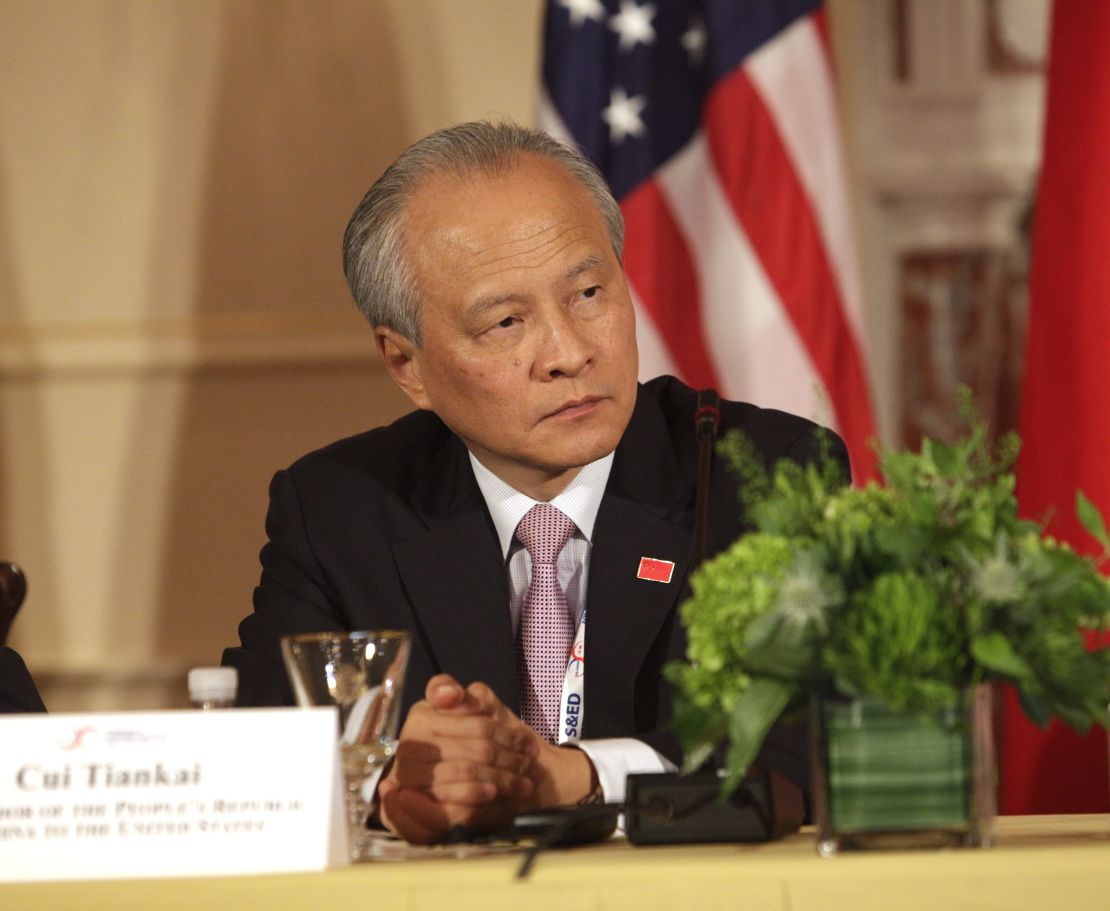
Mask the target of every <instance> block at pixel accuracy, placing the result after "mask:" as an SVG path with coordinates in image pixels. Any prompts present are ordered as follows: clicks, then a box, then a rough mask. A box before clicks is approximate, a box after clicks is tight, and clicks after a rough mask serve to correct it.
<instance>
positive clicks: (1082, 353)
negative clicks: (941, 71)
mask: <svg viewBox="0 0 1110 911" xmlns="http://www.w3.org/2000/svg"><path fill="white" fill-rule="evenodd" d="M1107 48H1110V3H1091V2H1089V0H1056V2H1055V4H1054V10H1053V24H1052V44H1051V48H1050V55H1049V71H1048V104H1047V112H1046V120H1045V142H1044V163H1043V166H1042V171H1041V181H1040V190H1039V193H1038V197H1037V211H1036V221H1035V227H1034V234H1033V262H1032V273H1031V279H1030V314H1029V340H1028V344H1027V349H1026V367H1025V380H1024V385H1023V390H1022V407H1021V431H1022V438H1023V440H1024V449H1023V452H1022V456H1021V460H1020V462H1019V464H1018V500H1019V502H1020V503H1021V507H1022V512H1023V514H1024V515H1026V516H1028V517H1030V518H1035V519H1042V518H1045V517H1047V516H1049V515H1051V517H1052V521H1051V526H1050V531H1051V532H1052V534H1054V535H1055V536H1056V537H1058V538H1061V539H1065V540H1068V541H1070V542H1072V543H1073V544H1074V545H1075V546H1076V548H1077V549H1080V550H1084V551H1091V550H1093V549H1094V542H1093V541H1092V540H1091V538H1090V536H1089V535H1088V534H1087V533H1086V532H1085V531H1083V529H1082V527H1081V526H1080V525H1079V523H1078V521H1077V520H1076V518H1075V490H1076V488H1079V489H1081V490H1083V492H1084V493H1086V494H1087V496H1088V497H1089V498H1090V499H1091V500H1092V501H1093V502H1094V503H1095V505H1097V506H1098V507H1099V508H1100V509H1101V510H1102V512H1103V514H1104V515H1108V516H1110V365H1108V363H1107V361H1108V359H1110V267H1108V266H1107V261H1108V259H1110V167H1108V166H1107V161H1106V156H1107V154H1108V150H1110V54H1108V53H1107ZM1093 639H1094V637H1092V644H1094V642H1093ZM1108 699H1110V694H1108ZM1001 747H1002V753H1001V772H1002V777H1001V793H1000V809H1001V811H1002V812H1003V813H1083V812H1087V813H1096V812H1097V813H1105V812H1108V811H1110V772H1108V769H1107V733H1106V730H1105V729H1104V728H1101V727H1099V728H1095V729H1093V730H1092V731H1091V733H1090V734H1089V735H1088V736H1087V737H1081V736H1079V735H1078V734H1076V733H1074V732H1073V731H1072V730H1071V729H1070V728H1066V727H1064V726H1063V725H1061V724H1059V723H1058V722H1054V723H1053V725H1052V726H1051V727H1050V728H1049V729H1048V730H1047V731H1041V730H1039V729H1038V728H1036V727H1035V726H1033V725H1032V724H1031V723H1030V722H1029V721H1028V720H1027V719H1026V718H1025V717H1024V716H1023V715H1022V714H1021V710H1020V708H1019V707H1018V705H1017V700H1016V699H1015V698H1014V697H1013V694H1012V693H1011V694H1009V695H1008V696H1007V702H1006V705H1005V708H1004V730H1003V739H1002V744H1001Z"/></svg>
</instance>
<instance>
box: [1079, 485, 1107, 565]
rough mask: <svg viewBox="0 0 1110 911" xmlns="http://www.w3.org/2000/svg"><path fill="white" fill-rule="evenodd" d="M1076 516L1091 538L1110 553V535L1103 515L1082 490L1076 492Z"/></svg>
mask: <svg viewBox="0 0 1110 911" xmlns="http://www.w3.org/2000/svg"><path fill="white" fill-rule="evenodd" d="M1075 514H1076V515H1077V516H1078V517H1079V521H1080V523H1081V524H1082V525H1083V527H1084V528H1085V529H1087V532H1088V533H1089V534H1090V535H1091V537H1093V538H1094V539H1095V540H1096V541H1098V543H1099V544H1101V545H1102V546H1103V548H1104V549H1105V550H1108V551H1110V534H1107V532H1106V523H1105V522H1104V521H1103V520H1102V513H1100V512H1099V511H1098V507H1097V506H1095V504H1094V503H1092V502H1091V501H1090V500H1088V499H1087V497H1086V496H1085V495H1084V494H1083V491H1082V490H1077V491H1076V492H1075Z"/></svg>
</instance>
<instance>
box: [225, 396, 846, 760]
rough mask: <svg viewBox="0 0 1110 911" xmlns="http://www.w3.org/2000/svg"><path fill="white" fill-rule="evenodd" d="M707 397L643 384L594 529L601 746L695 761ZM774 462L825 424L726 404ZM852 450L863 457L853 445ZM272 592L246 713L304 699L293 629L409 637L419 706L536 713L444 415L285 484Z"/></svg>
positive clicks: (725, 502)
mask: <svg viewBox="0 0 1110 911" xmlns="http://www.w3.org/2000/svg"><path fill="white" fill-rule="evenodd" d="M696 401H697V394H696V393H695V392H694V391H693V390H691V389H689V388H688V387H686V386H684V385H683V384H682V383H680V382H679V381H678V380H675V379H674V378H671V377H661V378H659V379H657V380H653V381H651V382H649V383H647V384H644V385H642V386H641V387H640V390H639V394H638V398H637V402H636V407H635V410H634V413H633V416H632V420H631V422H630V423H629V426H628V429H627V430H626V431H625V434H624V436H623V438H622V439H621V442H620V445H619V446H618V447H617V450H616V457H615V459H614V462H613V468H612V472H611V474H610V477H609V483H608V486H607V487H606V490H605V494H604V497H603V499H602V503H601V507H600V509H599V511H598V515H597V521H596V524H595V527H594V536H593V548H592V551H591V555H590V576H589V580H588V589H587V591H588V595H587V597H588V602H589V622H588V623H587V624H586V655H587V659H588V667H589V670H588V672H587V674H586V683H585V687H586V688H585V723H584V727H583V736H584V737H585V738H597V737H617V736H636V737H640V738H641V739H643V740H644V741H646V742H648V743H649V744H650V745H652V746H653V747H655V748H656V749H658V750H660V751H661V752H663V753H665V754H667V755H669V756H671V757H672V758H678V757H679V756H680V750H679V748H678V745H677V742H676V741H675V740H674V739H673V737H672V736H671V735H670V734H669V733H667V732H666V723H667V720H668V718H669V716H670V697H669V692H668V685H667V684H666V683H665V681H664V680H663V678H662V668H663V665H664V664H665V663H666V662H667V661H669V660H671V659H675V658H681V657H683V655H684V654H685V644H686V643H685V636H684V633H683V629H682V626H681V623H680V622H679V620H678V616H677V610H676V608H677V607H678V605H679V604H680V603H681V601H682V599H683V595H684V593H685V591H686V577H687V572H688V569H689V563H690V558H691V552H692V548H693V518H694V488H695V466H696V462H697V443H696V439H695V432H694V410H695V407H696ZM731 428H741V429H742V430H744V431H746V432H747V434H748V435H749V436H750V437H751V438H752V440H754V442H755V444H756V446H757V447H758V449H759V451H760V453H761V454H762V456H763V458H764V459H765V460H766V461H767V463H768V464H770V463H772V462H773V461H777V460H778V459H780V458H791V459H797V460H806V459H809V458H811V457H813V456H814V455H815V453H816V452H817V451H818V448H817V444H816V435H815V430H816V425H814V424H812V423H810V422H809V421H805V420H803V419H801V418H797V417H793V416H791V415H788V414H784V413H782V412H779V411H770V410H765V409H760V408H757V407H755V406H754V405H748V404H742V403H737V402H724V403H722V422H721V430H722V432H724V431H727V430H729V429H731ZM833 446H834V447H835V448H834V453H835V454H837V455H838V456H839V457H840V458H843V460H844V464H845V465H847V459H846V456H845V454H844V452H843V446H842V444H841V443H840V441H839V439H834V442H833ZM736 485H737V482H736V479H735V478H734V477H733V476H732V475H731V474H729V473H728V472H727V470H726V469H725V468H724V466H723V465H721V464H715V466H714V471H713V475H712V487H711V504H712V505H711V511H710V512H711V521H710V530H709V535H708V543H707V551H708V552H709V553H710V554H712V553H715V552H716V551H719V550H721V549H723V548H724V547H727V546H728V545H729V544H730V543H731V542H732V541H733V540H734V539H735V538H736V537H737V535H739V534H740V533H741V531H743V530H744V522H743V517H742V516H741V515H740V508H739V505H738V501H737V496H736ZM270 498H271V499H270V510H269V514H268V516H267V520H266V530H267V533H268V535H269V542H268V543H267V544H266V545H265V547H264V548H263V549H262V554H261V559H262V581H261V583H260V585H259V586H258V588H257V589H255V595H254V613H253V614H252V615H250V616H249V617H247V618H246V619H245V620H244V621H243V622H242V624H241V625H240V627H239V635H240V639H241V642H242V645H241V647H239V648H232V649H228V650H227V651H226V652H225V655H224V661H225V663H229V664H233V665H235V666H237V667H238V668H239V674H240V684H239V687H240V689H239V692H240V697H239V699H240V704H242V705H271V704H282V703H289V702H290V701H291V694H290V689H289V686H288V683H287V681H286V675H285V672H284V670H283V668H282V666H281V657H280V653H279V647H278V643H279V640H280V637H281V636H283V635H286V634H289V633H297V632H310V631H323V630H341V629H383V628H395V629H407V630H411V631H412V633H413V640H414V641H413V646H414V647H413V652H412V657H411V663H410V669H409V675H408V680H407V683H406V689H407V692H406V699H405V710H406V711H407V708H408V706H409V705H411V703H412V702H413V701H415V700H416V699H419V698H421V697H422V696H423V692H424V687H425V684H426V682H427V680H428V679H429V677H431V676H432V675H433V674H435V673H438V672H441V671H445V672H448V673H451V674H452V675H454V676H455V677H456V678H457V679H458V680H460V682H462V683H463V684H466V683H469V682H471V681H475V680H481V681H484V682H485V683H487V684H489V685H490V686H491V687H492V688H493V689H494V691H495V692H496V693H497V695H498V697H499V698H500V699H501V700H502V701H503V702H504V703H505V704H506V705H508V706H509V707H511V708H512V709H513V710H514V711H519V696H518V683H517V673H516V650H515V646H514V641H513V633H512V626H511V620H510V616H509V594H508V586H507V581H506V572H505V567H504V561H503V559H502V555H501V551H500V546H499V544H498V541H497V537H496V533H495V531H494V527H493V523H492V520H491V519H490V517H489V513H488V511H487V510H486V506H485V501H484V500H483V499H482V495H481V492H480V491H479V488H478V485H477V482H476V481H475V479H474V474H473V471H472V469H471V467H470V463H469V460H468V458H467V453H466V448H465V446H464V445H463V443H462V442H461V441H460V440H459V439H458V437H456V436H455V435H454V434H453V433H451V431H450V430H448V429H447V427H446V426H444V424H443V423H442V422H441V421H440V420H439V419H438V418H437V417H436V416H435V415H433V414H431V413H429V412H416V413H413V414H410V415H407V416H406V417H404V418H401V419H400V420H399V421H397V422H395V423H394V424H392V425H390V426H389V427H385V428H379V429H377V430H371V431H369V432H368V433H364V434H361V435H359V436H356V437H352V438H350V439H346V440H341V441H340V442H338V443H335V444H333V445H331V446H329V447H327V448H325V449H322V450H319V451H317V452H314V453H311V454H309V455H307V456H305V457H304V458H302V459H301V460H299V461H298V462H296V463H295V464H294V465H292V466H291V467H290V468H289V469H288V470H286V471H281V472H278V474H277V475H276V476H275V477H274V480H273V483H272V484H271V487H270ZM641 557H656V558H659V559H662V560H672V561H674V563H675V570H674V575H673V578H672V581H671V582H670V583H669V584H663V583H659V582H650V581H644V580H641V579H637V578H636V571H637V568H638V566H639V562H640V558H641Z"/></svg>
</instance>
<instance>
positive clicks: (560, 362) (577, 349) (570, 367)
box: [536, 308, 595, 378]
mask: <svg viewBox="0 0 1110 911" xmlns="http://www.w3.org/2000/svg"><path fill="white" fill-rule="evenodd" d="M544 329H545V331H544V334H543V339H542V341H541V345H542V347H541V350H540V352H539V355H538V356H537V358H536V364H537V366H538V367H539V369H540V371H541V372H542V373H543V375H544V376H546V377H552V378H554V377H559V376H571V377H573V376H577V375H578V374H579V373H581V371H582V370H583V369H585V368H586V367H587V366H589V364H590V363H592V361H593V359H594V351H595V345H594V340H593V334H592V333H591V332H590V331H589V327H586V326H583V325H582V324H581V323H580V322H579V321H578V320H576V319H575V318H574V317H573V316H572V315H571V314H570V313H567V312H566V311H565V310H564V309H562V308H559V309H558V310H557V311H556V312H555V313H553V314H551V315H550V316H549V317H548V318H547V319H546V320H545V327H544Z"/></svg>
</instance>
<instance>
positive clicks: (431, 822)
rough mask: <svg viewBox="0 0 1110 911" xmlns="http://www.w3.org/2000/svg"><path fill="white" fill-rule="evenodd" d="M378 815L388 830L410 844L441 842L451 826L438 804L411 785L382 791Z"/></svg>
mask: <svg viewBox="0 0 1110 911" xmlns="http://www.w3.org/2000/svg"><path fill="white" fill-rule="evenodd" d="M379 815H380V816H381V819H382V822H383V823H385V825H386V827H387V828H388V829H389V830H390V831H391V832H393V833H394V834H395V835H399V836H400V837H401V838H403V839H404V840H405V841H407V842H410V843H411V844H414V845H431V844H435V843H436V842H437V841H442V840H443V838H444V836H446V835H447V832H448V831H449V830H450V828H451V826H452V825H453V823H452V822H451V821H450V820H449V819H448V817H447V813H446V811H445V810H444V808H443V807H442V806H441V805H440V804H439V803H437V802H436V801H435V800H434V799H433V798H432V797H430V796H429V795H427V794H424V793H422V792H420V791H414V790H412V789H411V788H398V789H396V790H393V791H390V792H388V793H386V794H384V795H383V796H382V800H381V809H380V812H379Z"/></svg>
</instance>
